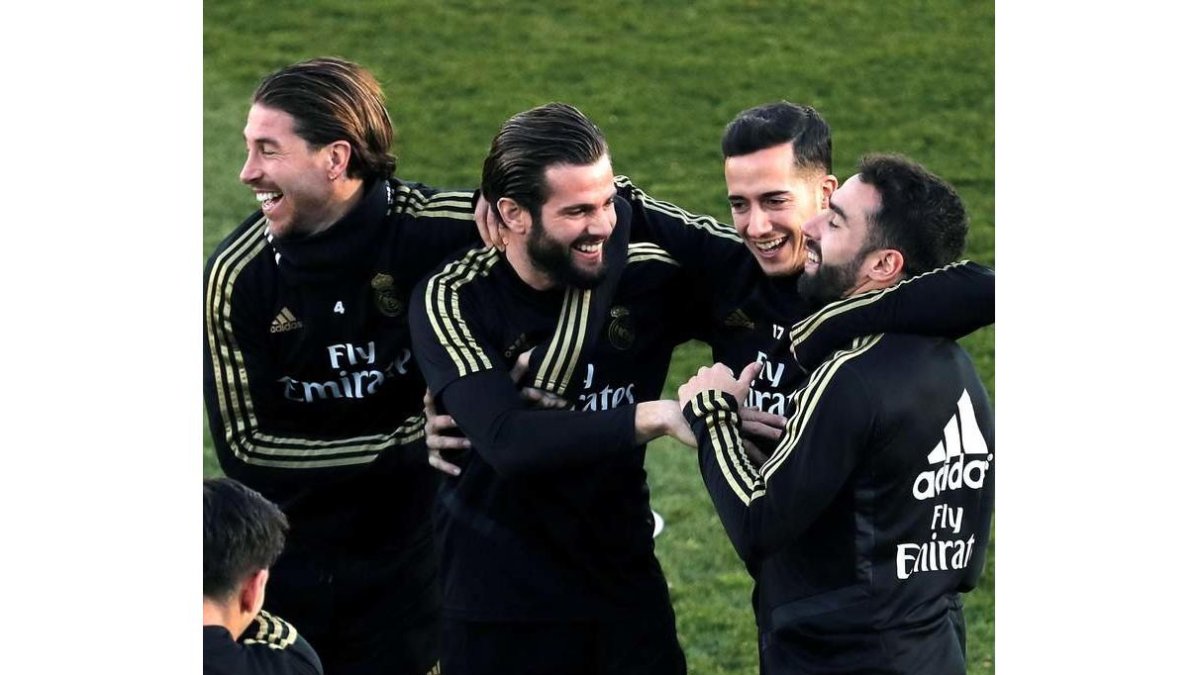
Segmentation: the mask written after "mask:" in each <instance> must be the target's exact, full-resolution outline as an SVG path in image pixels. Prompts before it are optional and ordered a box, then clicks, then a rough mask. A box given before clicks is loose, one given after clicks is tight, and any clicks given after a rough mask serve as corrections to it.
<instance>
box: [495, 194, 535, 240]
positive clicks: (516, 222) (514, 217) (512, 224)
mask: <svg viewBox="0 0 1200 675" xmlns="http://www.w3.org/2000/svg"><path fill="white" fill-rule="evenodd" d="M496 210H497V211H498V212H499V213H500V222H502V223H504V226H505V227H507V228H508V229H510V230H512V231H513V232H515V233H516V234H521V235H524V234H528V233H529V230H530V228H532V227H533V217H532V216H531V214H530V213H529V209H526V208H525V207H524V206H521V205H520V204H518V203H517V202H516V200H514V199H511V198H509V197H501V198H500V200H499V201H498V202H496Z"/></svg>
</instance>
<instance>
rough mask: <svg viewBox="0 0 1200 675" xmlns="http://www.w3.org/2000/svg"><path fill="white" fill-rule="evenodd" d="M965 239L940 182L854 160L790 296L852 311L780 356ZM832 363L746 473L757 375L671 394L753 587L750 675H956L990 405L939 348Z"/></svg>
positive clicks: (962, 365) (956, 360) (890, 163)
mask: <svg viewBox="0 0 1200 675" xmlns="http://www.w3.org/2000/svg"><path fill="white" fill-rule="evenodd" d="M966 232H967V219H966V213H965V210H964V208H963V205H962V202H961V201H960V199H959V198H958V195H957V194H956V193H955V192H954V190H953V188H952V187H951V186H950V185H949V184H947V183H946V182H945V181H943V180H941V179H940V178H938V177H937V176H934V175H933V174H931V173H930V172H929V171H928V170H926V169H925V168H923V167H921V166H919V165H917V164H915V163H913V162H911V161H910V160H907V159H905V158H902V157H898V156H885V155H877V156H869V157H866V158H864V159H863V160H862V162H861V163H860V165H859V172H858V174H856V175H855V176H853V177H851V178H850V180H848V181H847V182H846V184H845V185H843V186H842V187H840V188H839V189H838V190H837V191H836V192H835V193H834V194H833V196H832V198H831V201H830V205H829V210H827V211H824V212H822V213H821V214H819V215H818V216H816V217H814V218H813V219H811V220H809V221H808V222H807V223H806V224H805V226H804V234H805V236H806V240H807V243H806V245H805V248H806V258H807V260H806V263H805V272H804V275H803V276H802V277H801V278H800V284H801V288H800V290H801V292H802V293H804V294H806V295H808V296H810V297H812V298H813V299H814V300H815V301H817V302H828V301H831V300H837V299H839V298H849V299H848V300H843V301H841V302H839V303H837V304H835V305H831V306H830V307H829V308H827V309H826V310H823V311H821V312H818V313H817V314H816V315H814V316H813V317H811V318H810V319H808V320H807V321H805V322H802V323H800V324H798V325H797V326H796V327H795V328H794V330H793V331H792V339H793V341H795V342H796V343H797V346H798V347H799V346H800V344H801V343H802V342H803V341H804V339H805V336H806V334H807V332H808V329H809V328H811V327H812V326H814V325H818V324H820V323H821V322H822V321H823V320H824V319H825V317H827V316H830V315H833V314H836V313H837V312H838V311H839V310H841V309H845V308H846V307H849V306H852V305H855V304H863V303H870V302H872V301H873V300H874V299H875V298H878V297H881V296H882V295H883V294H885V293H886V292H887V291H886V289H889V288H894V287H895V286H896V285H897V284H900V283H903V282H904V280H906V279H909V278H912V277H914V276H917V275H920V274H922V273H924V272H927V271H929V270H933V269H937V268H940V267H943V266H945V265H946V264H948V263H949V262H950V261H953V260H955V259H956V258H957V257H958V256H959V255H961V253H962V250H963V246H964V244H965V241H966ZM842 347H844V348H842V349H840V350H838V351H836V352H834V353H832V354H825V355H822V356H824V357H827V358H824V359H823V360H822V361H821V362H820V364H819V366H817V367H815V369H814V370H813V371H812V373H811V375H809V377H808V378H807V380H806V381H805V383H804V385H803V386H802V387H801V388H799V389H798V390H796V391H795V392H794V393H793V395H792V400H793V404H794V409H793V410H792V411H791V413H790V414H789V416H788V422H787V427H786V430H785V434H784V438H783V440H782V441H781V442H780V444H779V445H778V447H777V448H776V449H775V451H774V453H773V454H772V456H771V458H770V459H769V460H768V461H767V462H766V463H765V464H763V465H762V466H761V468H759V467H756V466H755V465H754V464H753V463H752V462H751V461H750V458H749V457H748V456H747V454H746V452H745V450H744V448H743V446H742V443H741V441H740V439H739V438H738V435H737V425H738V412H737V410H738V403H739V402H740V401H741V400H743V398H744V397H745V396H746V395H747V392H748V390H749V383H750V381H751V379H752V378H753V377H755V375H756V371H757V369H758V365H757V364H751V365H749V366H747V367H746V368H745V369H743V371H742V373H741V375H740V376H739V377H738V378H736V379H735V378H734V375H733V372H732V370H730V369H729V368H728V367H726V366H724V365H723V364H716V365H714V366H713V367H711V368H702V369H700V372H699V373H698V374H697V375H696V376H695V377H693V378H692V379H691V380H689V381H688V382H687V383H685V384H684V385H683V386H682V387H680V389H679V400H680V405H681V407H682V411H683V414H684V416H685V417H686V419H687V421H688V423H689V425H690V426H691V428H692V431H693V433H694V434H695V436H696V438H697V440H698V441H699V443H700V451H699V459H700V467H701V472H702V475H703V478H704V483H705V485H706V486H707V488H708V491H709V493H710V495H711V497H712V499H713V503H714V504H715V506H716V509H717V513H718V514H719V516H720V518H721V522H722V524H723V525H724V527H725V530H726V532H727V533H728V535H729V538H730V539H731V540H732V542H733V545H734V548H735V549H736V550H737V552H738V554H739V555H740V556H741V558H742V560H743V561H744V562H745V563H746V567H747V569H748V570H749V571H750V573H751V575H752V576H753V577H754V579H755V582H756V588H755V593H754V608H755V614H756V617H757V621H758V627H759V631H760V640H759V650H760V661H761V667H762V671H763V672H764V673H795V672H818V671H819V672H828V673H860V672H898V673H963V672H965V671H966V666H965V658H966V642H965V630H964V624H963V617H962V603H961V600H960V597H959V594H960V593H961V592H965V591H969V590H970V589H971V588H973V587H974V585H975V583H976V582H977V580H978V578H979V575H980V572H981V570H982V569H983V563H984V557H985V555H986V551H987V543H988V538H989V527H990V523H991V515H992V507H993V500H994V469H993V465H994V461H995V455H994V444H993V418H992V411H991V407H990V405H989V403H988V397H987V393H986V391H985V389H984V387H983V384H982V383H981V382H980V380H979V377H978V375H977V374H976V372H975V369H974V367H973V365H972V364H971V360H970V358H969V357H968V356H967V355H966V353H965V352H964V351H963V350H962V349H961V348H960V347H959V346H958V345H957V344H955V343H954V342H953V341H951V340H947V339H942V338H932V337H921V336H916V335H905V334H894V333H888V334H880V335H870V336H863V337H860V338H856V339H854V340H853V341H852V342H851V343H849V344H846V345H842ZM808 353H809V354H810V355H811V352H808ZM818 360H820V359H818Z"/></svg>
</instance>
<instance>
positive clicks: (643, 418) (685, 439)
mask: <svg viewBox="0 0 1200 675" xmlns="http://www.w3.org/2000/svg"><path fill="white" fill-rule="evenodd" d="M633 427H634V434H633V438H634V442H635V443H637V444H639V445H641V444H642V443H649V442H650V441H652V440H654V439H656V438H658V437H659V436H670V437H671V438H674V439H675V440H677V441H679V442H680V443H683V444H684V445H686V446H688V447H692V448H694V447H696V437H695V436H693V435H692V430H691V429H690V428H689V427H688V424H687V420H686V419H684V417H683V409H682V408H680V407H679V404H678V403H676V402H675V401H671V400H661V401H642V402H641V403H639V404H637V408H636V409H635V413H634V419H633Z"/></svg>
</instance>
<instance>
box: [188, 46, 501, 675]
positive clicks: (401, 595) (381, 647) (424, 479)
mask: <svg viewBox="0 0 1200 675" xmlns="http://www.w3.org/2000/svg"><path fill="white" fill-rule="evenodd" d="M244 134H245V139H246V153H247V156H246V162H245V165H244V167H243V168H242V172H241V180H242V182H243V183H245V184H246V186H247V187H248V188H250V190H251V191H252V193H253V195H254V197H255V198H256V199H257V200H258V203H259V205H260V209H259V210H257V211H255V212H254V213H253V214H251V215H250V216H249V217H248V218H247V219H246V220H245V221H244V222H243V223H242V224H241V225H240V226H239V227H237V228H236V229H235V230H234V231H233V232H232V233H231V234H230V235H229V236H228V237H227V238H226V239H225V240H224V241H223V242H221V244H220V245H219V246H218V247H217V249H216V251H215V252H214V253H213V254H212V256H211V257H210V258H209V260H208V263H207V265H206V268H205V284H204V292H205V307H204V323H205V333H204V342H205V344H204V398H205V405H206V408H207V413H208V422H209V428H210V430H211V432H212V438H213V443H214V445H215V447H216V453H217V457H218V459H219V460H220V462H221V467H222V469H223V470H224V472H225V473H226V474H227V475H229V476H231V477H234V478H237V479H238V480H240V481H242V482H244V483H246V484H247V485H249V486H251V487H253V488H255V489H257V490H259V491H260V492H262V493H263V494H264V495H265V496H267V497H268V498H269V499H271V500H272V501H274V502H275V503H277V504H279V505H280V507H281V508H282V509H283V511H284V513H286V514H287V516H288V519H289V521H290V522H291V528H292V529H291V536H290V537H289V540H288V543H287V547H286V549H285V550H284V553H283V556H282V557H281V558H280V560H279V562H278V564H277V565H276V566H275V568H274V571H273V573H272V575H271V580H270V593H269V594H268V600H267V607H268V609H270V610H271V611H272V612H275V613H278V614H282V615H285V616H287V617H289V619H290V620H292V621H293V622H295V624H296V625H297V626H298V627H299V628H300V630H301V631H302V632H303V633H304V634H305V636H306V637H307V638H308V639H309V640H310V641H311V642H312V644H313V645H314V646H315V647H316V648H317V650H318V651H319V652H320V653H321V657H322V659H323V660H324V662H325V666H326V668H327V669H328V670H329V672H330V673H334V674H335V675H341V674H343V673H353V674H364V675H365V674H368V673H400V674H410V675H424V674H425V673H428V672H430V671H431V669H433V668H434V667H435V665H436V659H437V609H438V602H439V599H438V593H437V588H436V587H437V584H436V581H435V579H436V549H435V547H434V543H433V539H432V525H431V520H430V516H431V510H432V500H433V495H434V492H435V489H436V485H437V481H438V478H437V474H436V472H433V471H431V470H430V469H429V467H428V465H427V461H426V459H425V456H426V448H425V445H424V441H423V435H424V433H423V427H424V418H423V413H422V404H421V398H422V394H423V392H424V390H425V382H424V380H423V379H422V378H421V375H420V373H419V372H418V370H417V367H416V363H415V362H414V361H413V357H412V351H411V340H410V337H409V331H408V322H407V306H406V305H407V302H408V298H409V294H410V292H411V290H412V288H413V286H414V285H415V284H416V282H417V281H418V280H419V279H420V278H421V277H423V276H425V275H426V274H427V273H428V272H429V271H430V270H431V269H432V268H433V266H434V264H435V263H436V262H437V261H438V260H440V259H441V258H443V257H445V256H446V255H447V254H449V253H450V252H451V251H454V250H456V249H458V248H461V247H462V246H464V245H466V244H468V243H472V242H475V243H477V242H478V235H477V234H476V230H475V227H474V224H473V216H472V196H473V194H472V192H440V191H437V190H434V189H432V188H429V187H426V186H424V185H421V184H419V183H412V182H407V181H402V180H399V179H397V178H395V177H393V175H392V174H393V172H394V170H395V166H396V158H395V157H394V156H393V155H392V154H391V152H390V147H391V142H392V127H391V121H390V119H389V117H388V113H387V109H386V108H385V106H384V97H383V92H382V91H381V90H380V87H379V84H378V82H377V81H376V80H375V78H374V77H373V76H372V75H371V74H370V73H369V72H367V71H366V70H365V69H363V68H362V67H360V66H358V65H356V64H354V63H350V62H348V61H344V60H340V59H331V58H326V59H315V60H311V61H305V62H302V63H297V64H294V65H291V66H288V67H285V68H283V69H281V70H279V71H278V72H275V73H272V74H271V75H268V76H267V77H266V78H264V79H263V80H262V82H261V84H260V85H259V86H258V88H257V90H256V91H255V92H254V95H253V98H252V105H251V106H250V111H249V114H248V116H247V121H246V127H245V131H244Z"/></svg>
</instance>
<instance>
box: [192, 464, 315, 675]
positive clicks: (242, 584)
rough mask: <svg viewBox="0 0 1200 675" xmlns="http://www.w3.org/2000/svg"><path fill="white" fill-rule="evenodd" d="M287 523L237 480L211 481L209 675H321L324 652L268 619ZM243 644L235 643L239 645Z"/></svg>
mask: <svg viewBox="0 0 1200 675" xmlns="http://www.w3.org/2000/svg"><path fill="white" fill-rule="evenodd" d="M287 527H288V524H287V517H286V516H284V515H283V512H282V511H280V510H279V507H277V506H275V505H274V504H272V503H271V502H269V501H267V500H266V499H264V498H263V496H262V495H260V494H258V493H257V492H255V491H254V490H251V489H250V488H248V487H246V486H245V485H242V484H241V483H239V482H237V481H235V480H232V479H230V478H206V479H205V480H204V672H205V673H206V675H257V674H262V675H321V673H322V672H323V671H322V670H321V660H320V659H319V658H317V654H316V652H314V651H313V649H312V647H311V646H309V644H308V643H307V642H305V641H304V638H303V637H301V636H300V635H299V634H298V633H297V632H296V629H295V628H293V627H292V626H291V624H289V623H288V622H287V621H284V620H283V619H280V618H278V617H275V616H272V615H271V614H269V613H267V612H265V611H262V606H263V599H264V597H265V595H266V592H267V591H266V586H267V577H268V576H269V575H270V573H269V568H270V567H271V565H272V564H273V563H274V562H275V560H276V559H277V558H278V557H279V554H280V552H281V551H283V541H284V536H285V535H286V534H287ZM235 636H240V638H239V639H238V640H237V641H236V642H235V641H234V637H235Z"/></svg>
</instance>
